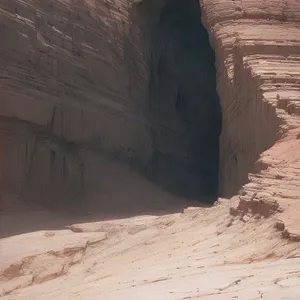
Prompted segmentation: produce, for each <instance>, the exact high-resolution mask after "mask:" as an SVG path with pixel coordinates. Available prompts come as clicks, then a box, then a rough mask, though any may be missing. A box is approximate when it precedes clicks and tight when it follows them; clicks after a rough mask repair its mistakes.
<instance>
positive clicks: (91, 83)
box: [0, 0, 151, 194]
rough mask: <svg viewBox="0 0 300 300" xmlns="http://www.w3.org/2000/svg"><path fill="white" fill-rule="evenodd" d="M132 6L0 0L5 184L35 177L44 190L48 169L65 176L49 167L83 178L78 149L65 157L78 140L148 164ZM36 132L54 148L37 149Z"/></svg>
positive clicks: (144, 85)
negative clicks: (71, 158)
mask: <svg viewBox="0 0 300 300" xmlns="http://www.w3.org/2000/svg"><path fill="white" fill-rule="evenodd" d="M130 5H131V4H130ZM130 10H131V7H130V6H129V4H128V2H127V1H83V0H81V1H72V2H69V1H42V2H41V1H13V2H12V1H1V3H0V15H1V26H0V35H1V40H2V42H1V46H0V66H1V67H0V68H1V78H0V83H1V91H0V99H1V102H0V114H1V120H2V122H4V123H5V128H8V129H7V130H1V131H2V134H1V137H2V140H1V143H2V147H3V148H4V151H3V152H4V153H3V157H4V160H5V166H4V169H3V172H4V179H5V185H6V186H14V187H15V188H16V187H17V189H18V190H19V191H21V190H22V186H23V185H24V184H25V182H26V186H28V185H29V186H30V185H34V186H36V184H35V183H36V182H38V183H39V184H38V185H42V189H44V193H45V194H47V192H46V190H47V189H48V191H49V192H50V191H51V190H53V188H54V186H53V184H52V183H54V182H52V181H51V180H50V179H49V178H50V177H51V178H52V177H53V178H55V181H57V183H56V184H61V185H65V183H66V182H65V181H61V180H60V176H58V175H57V174H55V175H53V174H52V173H53V172H54V171H53V170H54V169H55V170H56V171H55V172H58V174H64V175H63V176H65V177H66V180H67V181H70V182H74V184H75V186H78V187H79V186H82V176H83V175H82V172H84V170H83V168H82V166H81V162H80V159H79V157H77V159H75V160H72V161H71V162H68V163H67V162H66V161H68V156H69V152H70V151H69V148H72V147H73V146H74V144H75V145H85V146H89V147H94V148H99V149H101V151H102V152H104V153H109V154H111V155H114V156H117V157H118V158H121V159H126V160H130V161H133V160H136V161H138V162H139V163H140V164H141V165H142V164H143V163H144V164H145V161H147V156H149V151H150V148H151V144H150V140H149V133H150V130H149V128H148V127H149V126H148V121H147V119H146V118H145V116H144V113H145V106H146V105H147V103H146V100H147V97H146V95H147V82H146V78H147V68H146V67H145V64H144V63H143V61H142V57H141V55H142V54H141V53H142V52H141V51H140V49H139V47H140V46H141V43H138V41H137V40H138V37H137V36H136V32H135V31H134V28H132V20H131V19H130V15H129V14H130ZM137 54H138V55H137ZM19 127H20V128H21V129H20V128H19ZM8 139H9V140H13V142H7V140H8ZM41 140H46V141H47V142H46V144H48V145H50V144H51V145H53V147H52V146H51V147H48V146H46V148H47V149H48V150H47V151H46V150H45V151H42V150H41V151H40V150H39V148H40V146H39V145H40V144H41V143H42V144H43V145H45V143H43V142H41ZM24 145H26V146H24ZM41 147H44V146H41ZM52 148H53V149H52ZM16 149H19V150H16ZM24 149H25V150H24ZM24 151H25V152H24ZM24 153H25V154H24ZM38 153H39V154H38ZM74 155H75V156H76V153H75V154H74ZM38 157H41V159H42V161H43V163H41V164H40V163H38V162H37V160H39V158H38ZM16 162H17V163H16ZM16 164H17V166H15V165H16ZM49 164H50V165H49ZM33 166H35V167H33ZM40 174H45V177H43V176H42V177H41V175H40ZM74 178H76V179H75V180H74ZM28 181H30V182H31V181H32V183H31V184H29V183H28ZM34 189H36V188H34ZM68 189H71V190H72V188H71V187H69V188H68Z"/></svg>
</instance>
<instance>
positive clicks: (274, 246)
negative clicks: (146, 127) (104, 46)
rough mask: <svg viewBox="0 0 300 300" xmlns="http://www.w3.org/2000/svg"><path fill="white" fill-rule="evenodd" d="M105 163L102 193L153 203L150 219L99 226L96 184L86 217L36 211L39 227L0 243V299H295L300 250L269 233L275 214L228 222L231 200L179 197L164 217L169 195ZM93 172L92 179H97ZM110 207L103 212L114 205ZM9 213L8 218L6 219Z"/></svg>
mask: <svg viewBox="0 0 300 300" xmlns="http://www.w3.org/2000/svg"><path fill="white" fill-rule="evenodd" d="M88 159H90V160H91V161H93V163H94V164H95V168H94V170H97V169H98V168H97V167H98V166H100V165H101V166H103V163H104V162H103V161H102V160H101V159H99V160H98V163H99V165H97V163H96V159H94V158H92V155H91V154H89V155H88ZM107 167H109V170H111V172H113V173H114V174H115V177H114V178H115V185H114V187H115V188H114V190H111V191H109V195H111V196H112V197H113V198H114V199H118V197H117V195H118V194H119V193H121V194H123V195H127V197H125V196H124V197H123V201H126V199H127V201H129V198H130V199H131V203H133V204H134V203H135V204H138V203H140V205H141V206H142V205H147V203H148V207H149V213H150V211H151V209H153V207H154V208H156V212H157V213H156V214H155V213H154V210H152V215H149V214H148V215H143V214H142V213H141V214H140V215H138V214H137V213H136V216H135V217H134V216H131V217H129V218H126V219H124V218H120V217H117V216H116V217H114V218H112V216H111V215H107V216H108V217H107V219H111V220H107V221H99V220H101V219H103V217H104V216H103V214H102V215H100V214H99V213H97V209H101V211H102V212H103V210H104V207H103V205H100V207H99V206H97V202H96V199H101V198H102V197H104V196H105V195H106V194H105V193H104V192H103V189H101V187H99V190H98V191H94V197H91V195H88V197H91V199H94V200H93V201H91V205H90V206H87V208H88V209H87V210H86V211H84V214H83V215H84V216H85V218H84V219H83V216H82V214H80V213H79V212H78V211H77V214H76V217H75V211H76V209H75V208H74V210H73V211H69V213H65V215H61V216H58V215H57V214H55V213H52V214H50V213H49V214H48V213H47V212H44V216H45V218H44V220H42V219H40V220H39V222H37V220H36V223H35V224H34V225H36V226H37V224H39V227H36V229H35V230H38V231H35V230H34V229H32V228H30V230H28V231H27V233H23V234H17V231H16V232H15V234H16V235H13V236H9V237H6V238H3V239H1V244H0V247H1V258H3V259H2V260H1V273H2V276H1V294H2V296H3V299H6V300H8V299H10V300H13V299H16V300H17V299H32V300H34V299H53V298H57V299H74V298H75V299H76V298H77V299H198V298H199V299H200V298H201V299H202V298H204V299H205V297H207V298H209V297H211V299H234V297H238V298H240V299H260V297H261V296H260V295H264V296H263V297H264V299H299V296H300V289H299V285H300V273H299V269H300V257H299V255H300V245H299V243H297V242H292V241H290V240H289V239H283V238H282V234H281V232H279V231H278V229H276V228H275V224H276V221H277V218H278V214H279V213H275V214H274V215H270V216H268V217H267V218H265V217H263V216H262V215H261V214H259V213H254V214H253V213H247V214H245V215H244V216H241V215H237V216H232V215H231V214H230V211H233V210H232V209H231V210H230V208H231V207H236V206H237V205H238V203H239V201H240V200H239V199H238V197H234V198H232V199H231V200H225V199H220V200H219V203H217V204H216V205H215V206H213V207H211V208H204V207H203V208H201V207H194V208H192V207H191V208H188V209H184V205H186V202H185V201H184V200H180V199H173V201H174V203H176V202H177V203H179V204H181V207H180V205H178V209H177V212H174V213H169V214H167V213H166V210H164V209H166V208H167V207H168V206H170V205H171V204H172V203H171V201H172V197H170V196H169V197H165V196H166V195H165V193H164V192H163V191H161V190H159V189H158V188H157V187H155V186H153V185H152V184H151V183H148V182H147V181H146V180H144V179H142V178H140V177H139V176H138V175H136V174H133V173H131V172H130V170H128V169H127V168H126V167H120V166H118V165H117V164H115V163H111V162H107ZM96 173H97V172H96V171H95V173H94V174H92V175H93V176H95V180H99V181H100V177H101V176H103V173H102V172H99V171H98V173H99V174H100V175H99V176H100V177H96ZM117 174H119V177H118V176H117ZM107 175H108V174H107ZM102 179H103V178H102ZM108 188H109V186H108ZM113 191H114V192H113ZM138 191H140V192H141V191H144V192H145V193H144V198H143V196H142V195H139V196H137V195H138ZM146 191H147V193H146ZM106 192H108V190H106ZM151 198H152V199H153V202H152V203H150V204H149V199H151ZM155 199H156V200H155ZM164 199H165V201H164ZM158 201H160V206H161V209H162V213H164V215H161V216H159V215H158V213H159V208H157V205H158V204H159V203H158ZM102 203H103V202H102ZM105 203H110V202H109V201H106V202H105ZM111 205H112V206H111V207H109V205H108V204H107V205H106V209H107V212H108V213H111V211H112V207H113V206H114V205H116V203H112V204H111ZM151 206H152V207H151ZM175 207H176V206H175ZM121 209H122V206H121ZM23 212H24V210H23ZM93 212H94V213H93ZM40 213H41V212H40ZM47 214H48V220H47V218H46V215H47ZM13 215H15V212H14V213H11V214H8V213H7V214H6V220H10V218H11V217H12V216H13ZM132 215H133V213H132ZM22 218H25V219H23V220H20V219H19V220H18V221H17V219H16V218H15V219H14V222H15V223H18V224H19V228H21V226H23V227H25V226H26V224H25V220H26V213H23V216H22ZM50 218H52V227H49V226H50V223H49V220H50ZM88 219H89V220H91V221H90V222H87V221H86V220H88ZM2 220H4V219H2ZM11 220H12V219H11ZM97 220H98V221H97ZM27 221H29V219H28V220H27ZM9 224H11V222H10V223H9ZM55 224H56V227H55V226H54V225H55ZM3 225H4V224H3ZM7 225H8V224H7ZM32 226H33V225H32ZM7 227H8V226H7ZM15 228H18V227H17V226H16V227H15ZM47 228H48V230H47ZM51 228H52V229H51ZM63 228H64V229H63ZM42 229H43V230H42ZM45 229H46V230H45ZM57 229H60V230H57ZM62 229H63V230H62ZM24 231H25V229H24ZM287 258H288V259H287ZM283 259H285V260H283ZM284 287H289V288H288V289H287V288H284ZM217 297H218V298H217ZM268 297H269V298H268ZM284 297H286V298H284ZM289 297H290V298H289Z"/></svg>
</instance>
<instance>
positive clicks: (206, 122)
mask: <svg viewBox="0 0 300 300" xmlns="http://www.w3.org/2000/svg"><path fill="white" fill-rule="evenodd" d="M150 45H151V51H150V53H151V59H150V72H151V74H150V119H151V124H152V127H153V155H152V158H151V160H150V163H149V167H148V170H147V175H148V176H149V178H150V179H152V180H153V181H155V182H157V183H158V184H160V185H162V186H164V187H165V188H167V189H168V190H170V191H172V192H174V193H176V194H180V195H182V196H186V197H193V198H197V199H199V200H201V201H205V202H212V201H214V200H215V199H216V198H217V196H218V168H219V135H220V132H221V119H222V117H221V107H220V104H219V100H218V96H217V92H216V70H215V67H214V52H213V50H212V48H211V47H210V44H209V39H208V34H207V32H206V30H205V29H204V27H203V25H202V23H201V11H200V6H199V4H198V3H197V1H192V0H190V1H184V3H183V1H178V0H168V1H166V3H165V5H164V7H163V8H162V9H161V11H160V13H159V14H158V18H157V19H156V23H155V24H154V25H153V30H152V37H151V43H150Z"/></svg>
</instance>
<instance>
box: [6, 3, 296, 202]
mask: <svg viewBox="0 0 300 300" xmlns="http://www.w3.org/2000/svg"><path fill="white" fill-rule="evenodd" d="M200 2H201V3H200V4H201V5H200V7H201V11H202V21H203V22H202V23H203V24H204V26H205V28H206V29H207V31H208V35H209V40H210V44H211V45H212V48H213V49H214V52H215V54H216V63H215V66H216V69H217V79H216V74H215V73H216V70H215V67H214V53H213V51H212V49H211V48H210V45H209V43H208V36H207V33H206V31H205V29H204V28H203V27H202V24H201V22H200V11H199V9H198V8H199V6H198V4H197V1H192V0H191V1H185V2H184V4H183V2H182V1H179V0H164V1H163V0H155V1H150V0H149V1H148V0H144V1H121V0H114V1H85V0H78V1H72V2H69V1H58V0H56V1H48V2H46V3H41V2H40V1H37V0H35V1H34V0H33V1H17V2H11V1H8V0H7V1H1V4H0V9H1V10H0V14H1V26H0V30H1V37H2V40H3V41H5V42H3V43H1V46H0V60H1V78H0V82H1V91H0V95H1V103H0V105H1V107H0V114H1V127H0V128H1V129H0V132H1V143H2V148H3V158H4V159H3V162H4V165H3V167H2V170H3V173H4V174H3V175H4V176H3V177H4V182H5V187H7V188H10V189H14V190H15V191H17V193H18V194H19V195H21V196H22V197H23V198H26V199H38V200H39V201H41V199H43V202H53V201H54V199H55V201H56V202H61V201H62V200H64V201H66V199H74V198H76V197H77V196H78V195H81V194H82V193H83V192H84V187H85V184H86V176H85V174H86V172H87V169H86V166H85V164H84V161H83V160H82V155H81V154H80V153H81V150H82V149H84V148H92V149H97V150H99V151H100V152H101V153H102V154H103V155H108V156H113V157H115V158H117V159H118V160H120V161H123V162H126V163H129V164H130V165H132V166H134V167H135V168H136V169H138V170H141V171H142V172H143V173H144V174H145V175H146V176H148V177H149V178H150V179H152V180H153V181H155V182H157V183H159V184H161V185H163V186H164V187H166V188H168V189H169V190H171V191H173V192H176V193H181V194H184V195H186V196H193V197H195V196H196V198H198V199H199V198H200V199H201V196H202V197H204V198H205V199H209V200H214V199H215V198H216V196H217V194H218V190H219V194H221V195H223V196H227V197H228V196H232V195H234V194H236V193H237V192H238V190H239V189H240V187H241V186H242V185H243V184H245V183H246V182H247V181H248V180H249V178H248V173H249V172H251V171H253V172H254V171H255V172H257V171H260V167H259V165H256V168H254V169H253V166H254V163H255V162H256V161H257V159H259V155H260V154H261V153H262V152H263V151H265V150H266V149H268V148H270V147H271V146H272V145H273V144H274V143H275V142H276V140H278V139H280V138H283V137H285V136H290V135H292V136H294V135H295V134H298V132H296V131H297V128H298V127H297V126H298V118H297V117H296V115H297V114H299V107H298V100H297V99H298V97H299V79H298V72H299V66H298V62H299V57H298V52H299V48H298V47H299V29H298V27H297V26H295V23H297V22H298V21H299V18H300V16H299V13H298V12H299V9H300V8H299V3H298V2H297V1H291V2H288V3H286V1H283V0H276V1H271V0H270V1H268V4H265V3H261V2H257V3H256V2H255V3H252V1H246V2H245V1H243V2H240V1H229V0H228V1H227V0H222V1H206V0H203V1H200ZM254 25H255V26H254ZM275 31H276V34H274V32H275ZM216 85H217V88H216ZM216 90H217V92H218V96H217V92H216ZM218 98H219V99H218ZM219 102H220V103H219ZM220 105H221V107H222V120H221V108H220ZM221 128H222V134H221V138H220V146H219V134H220V131H221ZM290 129H293V130H295V131H290ZM219 152H220V153H219ZM219 158H220V164H219ZM217 171H219V176H218V174H217V173H218V172H217ZM218 187H219V188H218ZM64 201H63V202H64Z"/></svg>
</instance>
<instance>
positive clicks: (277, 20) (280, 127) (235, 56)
mask: <svg viewBox="0 0 300 300" xmlns="http://www.w3.org/2000/svg"><path fill="white" fill-rule="evenodd" d="M200 4H201V9H202V12H203V23H204V24H205V27H206V28H207V29H208V32H209V35H210V41H211V44H212V46H213V48H214V50H215V52H216V67H217V70H218V74H217V75H218V92H219V96H220V103H221V106H222V112H223V132H222V135H221V146H220V149H221V157H220V160H221V162H220V183H221V187H220V190H221V192H222V194H223V195H224V196H232V195H233V194H235V193H237V192H238V190H239V188H240V187H241V186H242V184H244V183H246V182H248V180H249V179H248V173H249V172H250V171H259V169H257V168H256V169H253V165H254V163H255V161H256V160H257V159H258V158H259V155H260V154H261V153H262V152H263V151H265V150H266V149H268V148H269V147H271V146H272V145H274V143H275V142H276V140H278V139H280V138H282V137H283V136H285V135H286V134H287V131H288V130H289V129H290V128H297V125H295V122H297V121H292V124H293V125H286V122H285V119H286V118H287V117H286V112H285V111H284V110H282V108H283V107H284V101H291V100H288V99H292V98H294V99H296V98H297V97H299V78H298V70H299V62H298V59H299V57H298V54H299V49H300V48H299V46H300V44H299V36H300V35H299V34H300V32H299V26H298V24H299V21H300V13H299V12H300V4H299V2H297V1H294V0H291V1H284V0H275V1H273V0H269V1H252V0H249V1H248V0H247V1H230V0H228V1H227V0H225V1H224V0H222V1H206V0H201V1H200ZM282 93H283V94H284V96H281V94H282ZM281 97H283V98H284V99H285V100H282V101H281V100H280V98H281ZM278 102H280V103H279V104H278ZM282 103H283V106H282ZM287 104H288V103H286V105H287ZM296 110H297V109H296ZM296 110H295V111H294V112H292V111H290V112H289V113H290V114H294V113H296V114H297V112H296ZM293 119H294V117H289V120H293ZM289 122H290V121H289Z"/></svg>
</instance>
